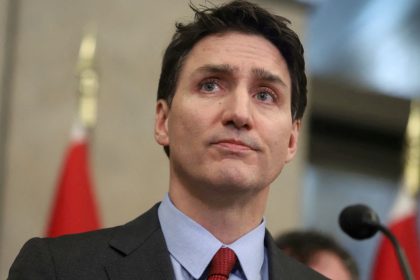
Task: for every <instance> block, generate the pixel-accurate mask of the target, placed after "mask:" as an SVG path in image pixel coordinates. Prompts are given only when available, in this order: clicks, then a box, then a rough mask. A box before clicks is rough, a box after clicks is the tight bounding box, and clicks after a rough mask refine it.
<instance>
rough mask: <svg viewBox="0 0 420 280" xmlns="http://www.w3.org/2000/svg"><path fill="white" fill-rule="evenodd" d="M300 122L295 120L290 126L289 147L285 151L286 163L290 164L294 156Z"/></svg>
mask: <svg viewBox="0 0 420 280" xmlns="http://www.w3.org/2000/svg"><path fill="white" fill-rule="evenodd" d="M300 127H301V120H295V121H293V124H292V132H291V133H290V139H289V147H288V149H287V158H286V162H290V161H291V160H292V159H293V158H294V157H295V155H296V152H297V148H298V139H299V131H300Z"/></svg>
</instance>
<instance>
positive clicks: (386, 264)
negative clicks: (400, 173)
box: [372, 187, 420, 280]
mask: <svg viewBox="0 0 420 280" xmlns="http://www.w3.org/2000/svg"><path fill="white" fill-rule="evenodd" d="M389 229H390V230H391V232H392V233H393V234H394V235H395V237H396V238H397V239H398V241H399V242H400V245H401V247H402V248H403V249H404V251H405V254H406V257H407V259H408V262H409V264H410V267H411V271H412V273H413V277H414V279H420V235H419V228H418V213H417V203H416V200H415V198H414V197H413V196H412V195H411V194H409V193H408V191H407V190H406V188H404V187H403V188H401V190H400V192H399V194H398V195H397V198H396V201H395V204H394V207H393V209H392V210H391V219H390V224H389ZM372 279H373V280H387V279H389V280H399V279H401V280H403V279H404V277H403V273H402V270H401V268H400V266H399V263H398V259H397V257H396V253H395V251H394V248H393V247H392V245H391V242H390V241H389V240H388V239H386V238H382V240H381V241H380V243H379V248H378V251H377V256H376V260H375V262H374V267H373V270H372Z"/></svg>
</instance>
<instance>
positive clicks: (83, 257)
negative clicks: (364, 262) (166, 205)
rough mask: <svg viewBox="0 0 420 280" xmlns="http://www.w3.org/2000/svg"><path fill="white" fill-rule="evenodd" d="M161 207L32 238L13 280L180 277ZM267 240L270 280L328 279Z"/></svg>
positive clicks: (15, 265)
mask: <svg viewBox="0 0 420 280" xmlns="http://www.w3.org/2000/svg"><path fill="white" fill-rule="evenodd" d="M157 208H158V204H156V205H155V206H154V207H153V208H152V209H150V210H149V211H147V212H146V213H144V214H143V215H141V216H140V217H138V218H137V219H135V220H134V221H132V222H129V223H128V224H126V225H123V226H118V227H114V228H109V229H102V230H98V231H92V232H88V233H83V234H75V235H65V236H62V237H58V238H33V239H31V240H29V241H28V242H27V243H26V244H25V245H24V246H23V248H22V249H21V251H20V253H19V255H18V256H17V258H16V260H15V261H14V263H13V265H12V267H11V268H10V272H9V278H8V279H10V280H15V279H16V280H17V279H19V280H26V279H31V280H38V279H39V280H41V279H42V280H50V279H55V280H101V279H104V280H105V279H107V280H117V279H118V280H129V279H130V280H134V279H147V280H168V279H175V278H174V273H173V269H172V263H171V260H170V256H169V253H168V249H167V247H166V243H165V239H164V237H163V233H162V230H161V228H160V223H159V219H158V215H157ZM265 242H266V246H267V249H268V256H269V274H270V279H273V280H287V279H291V280H299V279H302V280H311V279H314V280H316V279H320V280H321V279H325V278H323V277H322V276H320V275H319V274H318V273H316V272H314V271H312V270H310V269H309V268H307V267H305V266H303V265H301V264H300V263H298V262H296V261H294V260H292V259H290V258H289V257H287V256H285V255H283V253H282V252H281V251H280V250H278V249H277V247H276V245H275V243H274V241H273V239H272V238H271V236H270V234H269V233H268V232H267V233H266V238H265ZM249 280H252V279H249Z"/></svg>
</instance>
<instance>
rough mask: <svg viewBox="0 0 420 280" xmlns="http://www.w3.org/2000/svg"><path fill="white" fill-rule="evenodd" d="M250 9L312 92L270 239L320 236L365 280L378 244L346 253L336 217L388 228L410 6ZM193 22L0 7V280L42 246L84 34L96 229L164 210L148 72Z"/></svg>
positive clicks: (346, 0)
mask: <svg viewBox="0 0 420 280" xmlns="http://www.w3.org/2000/svg"><path fill="white" fill-rule="evenodd" d="M192 2H193V3H195V4H200V3H204V4H205V3H209V2H206V1H197V0H194V1H192ZM211 2H212V3H220V2H224V1H211ZM255 2H258V3H260V4H261V5H262V6H263V7H266V8H268V9H270V10H272V11H274V12H275V13H277V14H279V15H282V16H285V17H287V18H289V19H290V20H291V21H292V29H294V30H295V31H296V32H297V33H298V34H299V36H300V37H301V39H302V41H303V44H304V46H305V51H306V60H307V69H308V77H309V82H310V85H309V96H310V97H309V98H310V99H309V108H308V111H307V113H306V116H305V120H304V127H303V133H302V137H301V139H300V141H301V142H300V151H299V154H298V157H297V158H296V159H295V160H294V161H293V162H292V163H291V164H290V165H289V166H287V167H286V168H285V170H284V171H283V174H282V175H281V176H280V178H279V179H278V180H277V181H275V183H274V184H273V186H272V189H271V196H270V200H269V205H268V207H267V213H266V219H267V222H268V227H269V229H270V231H271V232H272V234H273V235H277V234H279V233H280V232H283V231H285V230H289V229H294V228H317V229H320V230H322V231H324V232H327V233H329V234H332V235H333V236H335V237H336V238H337V239H338V240H339V241H340V242H341V243H342V244H343V245H344V246H345V247H346V248H347V249H348V250H349V251H350V253H351V254H352V255H353V256H354V258H355V259H356V261H357V263H358V264H359V267H360V270H361V275H362V278H361V279H369V275H370V273H371V272H370V271H371V267H372V261H373V259H374V256H375V253H376V248H377V244H378V237H377V236H376V237H375V238H373V239H371V240H369V241H362V242H357V241H353V240H351V239H350V238H349V237H347V236H345V235H344V234H343V233H341V231H340V229H339V227H338V224H337V217H338V215H339V213H340V211H341V209H342V208H343V207H345V206H347V205H349V204H353V203H365V204H368V205H370V206H371V207H372V208H374V209H375V210H376V211H377V212H378V213H379V215H380V217H381V219H382V220H383V221H384V222H386V221H387V220H388V215H389V212H390V209H391V207H392V205H393V202H394V199H395V196H396V194H397V192H398V190H399V187H400V185H401V179H402V170H403V165H404V161H403V146H404V134H405V128H406V125H407V119H408V115H409V109H410V101H411V100H415V99H417V100H418V99H420V2H419V1H417V0H400V1H391V0H352V1H350V0H301V1H298V0H288V1H286V0H265V1H255ZM191 17H192V13H191V11H190V9H189V8H188V1H173V0H143V1H134V0H126V1H118V2H117V1H109V0H106V1H104V0H74V1H64V0H58V1H57V0H54V1H53V0H38V1H22V0H0V77H1V80H0V83H1V84H0V248H1V249H0V278H1V279H5V278H6V275H7V272H8V269H9V267H10V265H11V263H12V261H13V259H14V258H15V256H16V255H17V253H18V251H19V249H20V248H21V246H22V245H23V244H24V242H25V241H26V240H28V239H29V238H30V237H33V236H45V234H46V228H47V224H48V219H49V216H50V215H51V211H52V205H53V200H54V196H55V193H56V189H57V185H58V180H59V174H60V170H61V168H62V165H63V161H64V159H65V153H66V150H67V148H68V146H69V141H70V131H71V127H72V123H73V120H74V119H75V117H76V115H77V111H78V100H79V96H78V88H79V79H80V77H79V74H80V73H78V71H77V63H78V55H79V48H80V43H81V40H82V38H83V36H84V34H85V33H86V30H87V27H88V26H92V25H94V26H95V27H96V34H97V37H96V40H97V42H96V44H97V45H96V53H95V63H94V69H95V71H97V74H98V81H99V90H98V98H97V107H98V111H97V123H96V125H95V127H94V129H93V131H92V133H91V134H90V139H89V142H90V143H89V145H90V151H89V152H90V173H91V176H92V178H93V186H94V187H93V191H94V196H95V199H96V201H97V204H98V209H99V216H100V222H101V226H103V227H110V226H115V225H119V224H123V223H125V222H127V221H129V220H131V219H133V218H135V217H136V216H138V215H139V214H140V213H142V212H143V211H145V210H147V209H148V208H150V207H151V206H152V205H153V204H154V203H155V202H157V201H159V200H161V199H162V197H163V196H164V194H165V192H166V191H167V186H168V163H167V159H166V156H165V155H164V153H163V150H162V149H161V147H160V146H158V145H157V144H156V143H155V142H154V139H153V122H154V110H155V99H156V90H157V83H158V78H159V73H160V63H161V57H162V54H163V52H164V49H165V47H166V45H167V44H168V43H169V41H170V37H171V35H172V33H173V32H174V22H175V21H181V22H182V21H184V22H185V21H188V20H190V19H191Z"/></svg>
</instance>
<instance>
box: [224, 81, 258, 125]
mask: <svg viewBox="0 0 420 280" xmlns="http://www.w3.org/2000/svg"><path fill="white" fill-rule="evenodd" d="M223 109H224V112H223V118H222V121H223V124H224V125H226V126H232V127H234V128H236V129H246V130H249V129H251V128H252V127H253V116H252V100H251V96H250V95H249V93H248V91H247V90H245V89H242V90H236V91H234V92H232V93H231V94H229V96H228V97H227V98H226V100H225V102H224V108H223Z"/></svg>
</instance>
